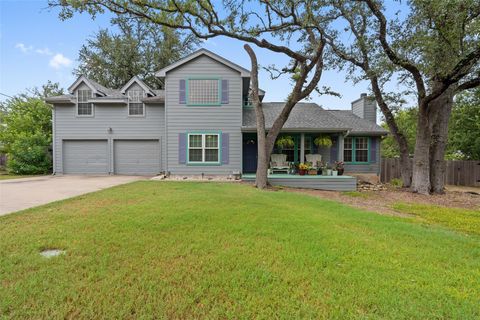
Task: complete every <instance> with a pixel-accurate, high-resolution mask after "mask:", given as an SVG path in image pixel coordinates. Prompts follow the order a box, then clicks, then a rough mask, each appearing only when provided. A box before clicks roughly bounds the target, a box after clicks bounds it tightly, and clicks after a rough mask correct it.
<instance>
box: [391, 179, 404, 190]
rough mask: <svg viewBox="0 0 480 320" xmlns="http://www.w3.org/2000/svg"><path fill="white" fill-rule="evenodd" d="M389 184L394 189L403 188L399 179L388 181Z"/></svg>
mask: <svg viewBox="0 0 480 320" xmlns="http://www.w3.org/2000/svg"><path fill="white" fill-rule="evenodd" d="M390 184H391V185H392V186H394V187H396V188H401V187H403V181H402V180H401V179H397V178H394V179H392V180H390Z"/></svg>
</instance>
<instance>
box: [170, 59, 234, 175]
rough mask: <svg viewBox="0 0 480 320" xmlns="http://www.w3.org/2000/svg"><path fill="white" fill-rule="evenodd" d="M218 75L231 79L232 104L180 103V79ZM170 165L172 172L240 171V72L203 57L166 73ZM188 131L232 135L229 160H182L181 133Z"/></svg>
mask: <svg viewBox="0 0 480 320" xmlns="http://www.w3.org/2000/svg"><path fill="white" fill-rule="evenodd" d="M199 76H208V77H218V78H220V79H228V80H229V103H228V104H222V105H221V106H214V107H196V106H187V105H185V104H179V81H180V79H188V78H189V77H199ZM165 83H166V92H165V94H166V97H165V101H166V123H167V132H168V133H167V141H166V148H167V150H166V151H167V167H166V170H167V171H170V172H171V173H172V174H201V173H205V174H231V173H232V171H241V168H242V166H241V159H242V134H241V131H240V128H241V125H242V78H241V76H240V73H239V72H237V71H235V70H233V69H230V68H229V67H227V66H225V65H223V64H221V63H219V62H217V61H215V60H213V59H211V58H209V57H207V56H200V57H199V58H197V59H195V60H192V61H190V62H188V63H186V64H184V65H182V66H180V67H178V68H177V69H174V70H172V71H170V72H168V73H167V76H166V79H165ZM189 131H203V132H208V131H221V132H222V133H228V134H229V140H230V141H229V142H230V143H229V163H228V164H222V165H194V166H192V165H190V166H189V165H188V164H180V163H179V146H178V144H179V143H178V142H179V138H178V137H179V134H181V133H187V132H189Z"/></svg>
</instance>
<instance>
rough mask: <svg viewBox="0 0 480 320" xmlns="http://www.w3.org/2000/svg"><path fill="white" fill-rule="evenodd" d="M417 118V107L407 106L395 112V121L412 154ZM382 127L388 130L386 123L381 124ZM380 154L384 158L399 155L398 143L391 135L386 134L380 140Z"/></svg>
mask: <svg viewBox="0 0 480 320" xmlns="http://www.w3.org/2000/svg"><path fill="white" fill-rule="evenodd" d="M417 118H418V108H409V109H403V110H399V111H398V112H396V113H395V121H396V122H397V125H398V128H399V130H400V132H401V133H403V135H404V136H405V138H406V139H407V142H408V148H409V150H408V151H409V153H410V154H413V150H414V148H415V135H416V133H417ZM382 127H384V128H385V129H387V130H388V126H387V124H385V123H384V124H382ZM381 150H382V156H383V157H386V158H394V157H398V156H399V155H400V151H399V150H398V144H397V142H396V141H395V138H394V137H393V136H392V135H388V136H387V137H385V138H384V139H383V140H382V147H381Z"/></svg>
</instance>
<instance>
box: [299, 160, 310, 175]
mask: <svg viewBox="0 0 480 320" xmlns="http://www.w3.org/2000/svg"><path fill="white" fill-rule="evenodd" d="M307 170H308V165H307V164H306V163H303V162H302V163H300V164H299V165H298V174H299V175H301V176H304V175H305V173H306V172H307Z"/></svg>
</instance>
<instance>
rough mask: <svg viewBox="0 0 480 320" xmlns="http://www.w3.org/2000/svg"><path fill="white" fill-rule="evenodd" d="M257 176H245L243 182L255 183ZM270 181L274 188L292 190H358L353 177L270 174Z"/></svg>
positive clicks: (355, 179)
mask: <svg viewBox="0 0 480 320" xmlns="http://www.w3.org/2000/svg"><path fill="white" fill-rule="evenodd" d="M255 177H256V176H255V174H253V173H252V174H248V173H247V174H243V175H242V180H244V181H247V182H254V181H255ZM268 181H269V182H270V184H271V185H273V186H285V187H292V188H307V189H317V190H331V191H355V190H356V189H357V178H355V177H352V176H345V175H342V176H321V175H320V176H319V175H316V176H310V175H305V176H300V175H292V174H282V173H276V174H269V175H268Z"/></svg>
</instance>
